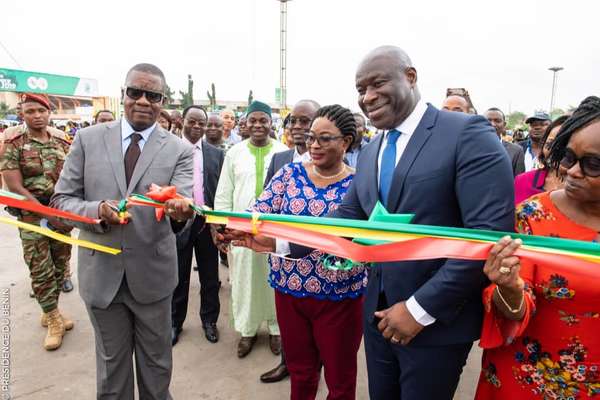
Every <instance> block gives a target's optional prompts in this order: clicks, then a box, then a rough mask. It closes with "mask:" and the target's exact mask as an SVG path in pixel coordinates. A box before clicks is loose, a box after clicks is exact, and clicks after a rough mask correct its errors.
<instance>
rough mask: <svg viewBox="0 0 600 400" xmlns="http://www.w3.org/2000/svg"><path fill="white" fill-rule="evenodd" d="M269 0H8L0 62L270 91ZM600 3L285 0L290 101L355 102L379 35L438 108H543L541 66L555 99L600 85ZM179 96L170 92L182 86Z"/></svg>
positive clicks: (200, 95) (197, 93) (232, 93)
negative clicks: (358, 75) (144, 72)
mask: <svg viewBox="0 0 600 400" xmlns="http://www.w3.org/2000/svg"><path fill="white" fill-rule="evenodd" d="M279 6H280V5H279V2H278V1H277V0H229V1H223V0H215V1H206V0H202V1H182V0H170V1H155V0H146V1H137V0H121V1H115V0H104V1H102V2H93V1H71V0H50V1H48V0H30V1H10V2H3V4H2V11H3V15H4V17H3V21H2V24H0V42H1V43H2V44H3V45H4V47H6V49H8V51H9V52H10V53H11V54H12V56H13V57H14V59H15V60H16V62H17V63H18V64H17V63H15V61H13V59H12V58H11V57H10V56H9V55H8V54H7V52H6V51H5V50H4V49H3V48H1V47H0V68H1V67H4V68H13V69H24V70H28V71H36V72H46V73H54V74H61V75H71V76H79V77H86V78H94V79H97V80H98V82H99V88H100V94H101V95H106V96H118V95H119V92H120V88H121V87H122V85H123V83H124V77H125V74H126V72H127V70H128V69H129V68H130V67H131V66H133V65H134V64H136V63H139V62H150V63H153V64H156V65H157V66H158V67H159V68H161V69H162V70H163V72H164V73H165V75H166V78H167V83H168V84H169V86H170V87H171V88H172V89H174V90H175V91H176V92H177V91H178V90H185V89H186V88H187V75H188V74H191V75H192V77H193V79H194V98H195V99H200V100H202V99H207V95H206V91H207V90H208V89H209V87H210V84H211V83H214V84H215V86H216V93H217V100H219V99H222V100H236V101H245V100H246V99H247V97H248V91H249V90H250V89H252V90H253V92H254V98H255V99H257V100H263V101H267V102H274V101H275V88H276V87H278V86H279V48H280V47H279V46H280V43H279V17H280V12H279ZM599 12H600V2H594V1H584V0H571V1H568V2H567V1H555V0H546V1H537V0H518V1H517V0H504V1H496V2H490V1H486V0H480V1H465V0H453V1H451V2H442V1H426V0H421V1H419V2H412V3H410V2H405V1H383V0H368V1H367V0H363V1H358V0H345V1H344V0H293V1H290V2H289V3H288V43H287V49H288V60H287V64H288V104H293V103H294V102H295V101H297V100H300V99H305V98H309V99H314V100H316V101H318V102H319V103H321V104H322V105H325V104H333V103H338V104H342V105H344V106H346V107H349V108H351V109H353V110H358V106H357V103H356V100H357V95H356V90H355V85H354V75H355V72H356V67H357V66H358V64H359V62H360V60H361V59H362V58H363V57H364V56H365V55H366V54H367V53H368V52H369V51H370V50H371V49H373V48H375V47H377V46H380V45H397V46H400V47H402V48H403V49H404V50H406V52H407V53H408V54H409V55H410V57H411V58H412V61H413V64H414V66H415V67H416V69H417V72H418V83H419V88H420V90H421V95H422V97H423V99H425V100H426V101H427V102H430V103H432V104H433V105H435V106H438V107H439V106H440V105H441V103H442V101H443V99H444V97H445V93H446V88H448V87H464V88H466V89H467V90H468V91H469V93H470V95H471V99H472V100H473V103H474V105H475V107H476V108H477V109H478V110H479V111H480V112H482V111H484V110H485V109H487V108H489V107H499V108H501V109H502V110H504V111H505V112H509V111H517V110H518V111H522V112H525V113H526V114H531V113H533V112H534V110H538V109H546V110H547V109H548V108H549V105H550V97H551V89H552V72H550V71H548V68H549V67H552V66H560V67H563V68H564V70H563V71H561V72H559V74H558V85H557V91H556V98H555V106H556V107H560V108H563V109H565V108H568V107H570V106H576V105H578V104H579V103H580V102H581V100H583V99H584V98H585V97H586V96H588V95H592V94H595V95H600V76H599V72H600V39H599V35H598V28H597V26H598V23H597V16H598V15H599ZM177 97H179V95H177Z"/></svg>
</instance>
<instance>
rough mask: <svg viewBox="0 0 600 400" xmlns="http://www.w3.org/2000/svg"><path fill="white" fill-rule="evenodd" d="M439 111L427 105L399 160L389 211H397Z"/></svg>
mask: <svg viewBox="0 0 600 400" xmlns="http://www.w3.org/2000/svg"><path fill="white" fill-rule="evenodd" d="M437 113H438V111H437V110H436V109H435V108H434V107H432V106H431V105H430V106H429V107H427V111H425V114H424V115H423V118H421V122H419V125H418V126H417V129H415V131H414V132H413V134H412V136H411V137H410V140H409V141H408V144H407V145H406V149H404V152H403V153H402V156H401V157H400V161H399V162H398V165H396V169H395V170H394V177H393V178H392V187H391V188H390V194H389V195H388V196H389V197H388V211H389V212H395V211H396V209H397V207H398V204H399V203H400V195H401V194H402V189H403V188H404V182H405V181H406V175H407V174H408V171H409V170H410V168H411V166H412V165H413V163H414V161H415V159H416V158H417V156H418V155H419V152H420V151H421V149H422V148H423V145H425V143H426V142H427V140H429V137H430V136H431V131H430V128H431V127H432V126H433V125H434V122H435V119H436V117H437Z"/></svg>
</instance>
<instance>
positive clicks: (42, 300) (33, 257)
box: [19, 229, 71, 313]
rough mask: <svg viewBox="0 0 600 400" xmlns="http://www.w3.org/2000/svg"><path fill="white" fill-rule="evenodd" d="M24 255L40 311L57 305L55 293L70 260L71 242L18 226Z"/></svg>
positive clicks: (59, 286) (48, 309)
mask: <svg viewBox="0 0 600 400" xmlns="http://www.w3.org/2000/svg"><path fill="white" fill-rule="evenodd" d="M19 233H20V235H21V244H22V246H23V258H24V259H25V264H27V266H28V267H29V276H30V277H31V288H32V289H33V293H34V294H35V298H36V300H37V301H38V303H39V305H40V307H42V311H44V312H45V313H48V312H50V311H52V310H54V309H55V308H56V307H58V296H59V294H60V288H61V285H62V282H63V279H64V278H65V276H64V275H65V270H66V269H67V268H68V266H69V261H70V260H71V245H70V244H65V243H62V242H59V241H57V240H54V239H50V238H49V237H46V236H43V235H40V234H39V233H35V232H31V231H26V230H22V229H19Z"/></svg>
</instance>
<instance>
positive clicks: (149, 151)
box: [123, 125, 167, 195]
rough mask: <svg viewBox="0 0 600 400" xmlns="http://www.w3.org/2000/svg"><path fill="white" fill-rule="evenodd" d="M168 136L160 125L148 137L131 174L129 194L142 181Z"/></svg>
mask: <svg viewBox="0 0 600 400" xmlns="http://www.w3.org/2000/svg"><path fill="white" fill-rule="evenodd" d="M166 137H167V134H166V133H165V132H164V131H163V130H162V129H158V125H157V126H156V128H154V130H153V131H152V133H151V134H150V137H149V138H148V142H147V143H146V144H144V149H143V150H142V154H141V155H140V158H139V160H138V162H137V164H136V165H135V169H134V170H133V175H132V176H131V182H129V187H128V188H127V194H128V195H129V194H130V193H131V190H132V189H133V188H135V186H136V185H137V183H138V182H139V181H140V179H141V178H142V176H143V175H144V173H145V172H146V170H147V169H148V167H149V166H150V164H151V163H152V160H153V159H154V156H156V153H158V152H159V150H160V149H161V148H162V147H163V146H164V144H165V141H166ZM123 170H125V167H123ZM123 173H124V172H123Z"/></svg>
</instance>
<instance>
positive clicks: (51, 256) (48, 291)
mask: <svg viewBox="0 0 600 400" xmlns="http://www.w3.org/2000/svg"><path fill="white" fill-rule="evenodd" d="M21 105H22V109H23V117H24V119H25V124H24V125H22V126H21V127H20V128H19V131H18V132H15V133H13V134H11V135H10V137H5V138H4V148H3V149H2V155H1V156H0V171H2V175H3V178H4V180H5V183H6V185H7V187H8V189H9V190H10V191H12V192H14V193H18V194H21V195H23V196H25V197H27V198H28V199H29V200H31V201H34V202H38V203H41V204H43V205H48V203H49V201H50V197H51V196H52V194H53V193H54V185H55V184H56V181H57V180H58V177H59V175H60V172H61V170H62V167H63V163H64V160H65V158H66V155H67V153H68V151H69V142H68V141H67V139H66V135H59V134H57V133H56V131H52V132H50V131H49V130H48V129H47V125H48V119H49V115H50V104H49V102H48V101H47V100H46V99H45V98H44V97H42V96H40V95H25V96H24V98H23V101H22V102H21ZM13 212H14V213H16V214H17V215H18V217H19V220H20V221H23V222H26V223H29V224H34V225H39V224H40V220H41V219H42V217H41V216H40V215H38V214H35V213H32V212H28V211H25V210H14V209H13ZM48 227H50V228H51V229H54V230H56V231H58V232H60V233H63V234H65V233H68V232H70V230H71V228H70V227H69V226H67V225H65V224H64V223H63V222H61V221H60V220H58V219H56V218H48ZM19 233H20V236H21V242H22V246H23V256H24V259H25V263H26V264H27V266H28V267H29V272H30V276H31V286H32V288H33V292H34V294H35V297H36V299H37V301H38V303H39V305H40V307H41V308H42V311H43V315H42V326H47V327H48V333H47V335H46V338H45V340H44V348H45V349H46V350H54V349H57V348H58V347H60V345H61V344H62V338H63V336H64V333H65V330H69V329H71V328H73V322H72V321H70V320H68V319H66V318H64V317H63V316H61V314H60V312H59V310H58V298H59V294H60V287H61V285H62V282H63V279H64V273H65V269H66V268H67V266H68V264H69V261H70V259H71V246H70V245H68V244H65V243H62V242H58V241H56V240H54V239H50V238H48V237H46V236H42V235H40V234H38V233H35V232H31V231H27V230H23V229H19Z"/></svg>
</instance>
